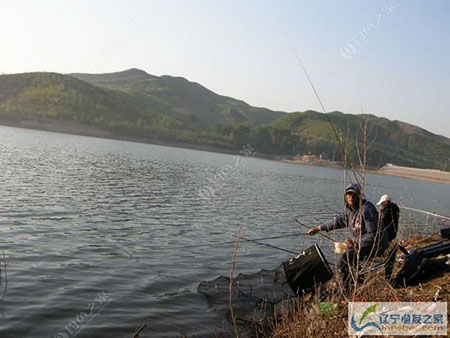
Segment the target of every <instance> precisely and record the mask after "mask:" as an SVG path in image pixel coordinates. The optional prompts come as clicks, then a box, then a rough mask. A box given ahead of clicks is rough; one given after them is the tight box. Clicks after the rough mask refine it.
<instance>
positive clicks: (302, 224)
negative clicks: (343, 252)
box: [294, 218, 337, 242]
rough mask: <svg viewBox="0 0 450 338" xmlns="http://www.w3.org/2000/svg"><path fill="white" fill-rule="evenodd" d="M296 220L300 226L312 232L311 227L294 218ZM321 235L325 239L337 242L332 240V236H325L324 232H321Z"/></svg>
mask: <svg viewBox="0 0 450 338" xmlns="http://www.w3.org/2000/svg"><path fill="white" fill-rule="evenodd" d="M294 220H295V221H296V222H297V223H298V224H300V225H301V226H303V227H305V228H306V229H308V230H311V228H310V227H309V226H307V225H306V224H304V223H302V222H300V221H299V220H298V219H297V218H294ZM319 235H322V236H323V237H325V238H327V239H329V240H330V241H333V242H337V241H336V240H335V239H333V238H331V237H330V236H327V235H325V234H324V233H322V232H319Z"/></svg>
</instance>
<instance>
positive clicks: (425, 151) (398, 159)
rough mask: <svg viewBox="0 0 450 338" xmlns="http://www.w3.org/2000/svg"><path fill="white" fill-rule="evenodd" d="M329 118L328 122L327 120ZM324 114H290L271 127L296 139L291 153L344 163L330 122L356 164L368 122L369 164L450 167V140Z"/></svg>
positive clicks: (392, 124)
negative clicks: (357, 148)
mask: <svg viewBox="0 0 450 338" xmlns="http://www.w3.org/2000/svg"><path fill="white" fill-rule="evenodd" d="M328 118H329V120H328ZM328 118H327V116H326V115H325V114H322V113H318V112H315V111H307V112H304V113H292V114H288V115H286V116H284V117H282V118H280V119H278V120H277V121H275V122H273V123H272V124H271V125H270V128H273V129H275V130H277V133H283V131H284V132H288V133H289V134H290V135H291V136H295V137H293V140H295V141H293V143H292V147H293V150H292V152H295V153H300V154H302V153H307V152H311V153H313V154H321V153H325V154H326V155H328V157H329V158H332V157H334V159H336V160H341V151H340V146H339V144H338V141H337V138H336V136H335V134H334V132H333V130H332V127H331V124H330V121H331V123H332V124H333V125H334V126H335V129H336V130H337V132H338V133H340V134H342V135H343V136H344V137H346V138H347V139H348V142H349V152H351V153H352V160H353V161H355V162H357V157H356V153H355V146H354V145H355V142H356V140H359V141H360V140H361V135H362V125H363V124H364V121H365V120H368V122H369V124H368V142H370V143H372V144H371V146H370V151H369V154H368V157H369V158H368V161H369V164H371V165H373V166H380V165H384V164H386V163H395V164H397V165H405V166H412V167H423V168H438V169H446V170H448V169H449V168H450V140H449V139H448V138H445V137H443V136H439V135H435V134H433V133H430V132H428V131H426V130H424V129H422V128H419V127H416V126H413V125H410V124H407V123H404V122H400V121H390V120H388V119H386V118H380V117H376V116H373V115H352V114H343V113H341V112H332V113H329V114H328Z"/></svg>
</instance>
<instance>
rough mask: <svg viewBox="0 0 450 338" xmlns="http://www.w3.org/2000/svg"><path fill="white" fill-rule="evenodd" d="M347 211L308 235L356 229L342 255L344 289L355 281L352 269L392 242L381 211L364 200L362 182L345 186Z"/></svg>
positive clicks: (378, 253) (381, 252)
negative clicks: (380, 217)
mask: <svg viewBox="0 0 450 338" xmlns="http://www.w3.org/2000/svg"><path fill="white" fill-rule="evenodd" d="M344 199H345V209H344V212H343V213H342V214H341V215H339V216H337V217H335V219H334V220H332V221H329V222H327V223H326V224H324V225H322V226H318V227H315V228H312V229H311V230H309V231H308V235H314V234H316V233H318V232H320V231H327V232H328V231H331V230H336V229H341V228H345V227H349V228H351V229H352V232H353V236H354V239H353V240H351V239H347V250H346V252H344V253H343V254H342V256H341V259H340V261H339V267H340V270H341V273H342V278H343V281H344V288H345V289H347V291H348V290H349V286H350V284H351V282H352V280H351V278H350V276H351V275H350V268H351V267H353V268H355V267H356V265H357V262H358V259H357V254H358V252H359V266H361V264H363V262H364V261H365V260H368V259H372V258H373V257H375V256H379V255H382V254H383V252H384V251H385V250H386V248H387V247H388V245H389V242H388V239H387V236H386V231H383V230H384V229H382V226H381V225H380V224H379V223H378V212H377V209H376V208H375V206H374V205H373V204H372V203H371V202H369V201H367V200H365V199H364V196H363V195H362V194H361V188H360V186H359V185H358V184H351V185H349V186H348V187H347V188H346V189H345V194H344Z"/></svg>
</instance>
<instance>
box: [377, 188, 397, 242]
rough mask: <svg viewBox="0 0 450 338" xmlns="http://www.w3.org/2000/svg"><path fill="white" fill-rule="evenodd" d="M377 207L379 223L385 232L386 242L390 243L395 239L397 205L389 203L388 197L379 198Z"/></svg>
mask: <svg viewBox="0 0 450 338" xmlns="http://www.w3.org/2000/svg"><path fill="white" fill-rule="evenodd" d="M377 205H379V206H380V221H379V223H380V224H381V228H382V229H383V230H384V231H385V232H386V234H387V238H388V241H389V242H391V241H392V240H393V239H395V238H396V237H397V232H398V219H399V217H400V209H399V208H398V205H397V204H395V203H394V202H392V201H391V198H390V197H389V196H388V195H383V196H381V198H380V200H379V201H378V203H377Z"/></svg>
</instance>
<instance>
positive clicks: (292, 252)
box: [240, 237, 298, 255]
mask: <svg viewBox="0 0 450 338" xmlns="http://www.w3.org/2000/svg"><path fill="white" fill-rule="evenodd" d="M240 239H243V240H244V241H247V242H251V243H255V244H259V245H264V246H267V247H269V248H272V249H277V250H280V251H284V252H288V253H290V254H294V255H298V252H295V251H291V250H287V249H283V248H280V247H278V246H274V245H270V244H267V243H261V242H258V241H255V240H254V239H247V238H245V237H240Z"/></svg>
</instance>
